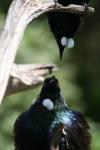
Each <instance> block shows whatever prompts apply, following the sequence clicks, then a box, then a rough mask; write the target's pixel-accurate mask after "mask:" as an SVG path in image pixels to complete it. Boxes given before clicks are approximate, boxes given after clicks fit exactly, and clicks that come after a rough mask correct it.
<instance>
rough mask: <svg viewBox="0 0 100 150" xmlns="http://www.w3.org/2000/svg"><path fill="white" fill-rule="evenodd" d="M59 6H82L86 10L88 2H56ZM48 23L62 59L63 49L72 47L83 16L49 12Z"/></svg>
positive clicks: (75, 0) (66, 0) (80, 0)
mask: <svg viewBox="0 0 100 150" xmlns="http://www.w3.org/2000/svg"><path fill="white" fill-rule="evenodd" d="M57 1H58V3H59V4H61V5H63V6H67V5H69V4H76V5H84V6H85V8H86V9H87V8H88V6H87V5H88V2H89V0H57ZM47 18H48V22H49V25H50V28H51V31H52V32H53V34H54V37H55V39H56V41H57V44H58V46H59V52H60V58H61V59H62V55H63V51H64V48H65V47H66V46H67V47H68V48H72V47H73V46H74V40H73V36H74V34H75V33H76V31H78V30H79V28H80V26H81V24H82V22H83V20H84V19H83V18H84V15H80V14H74V13H66V12H49V13H47Z"/></svg>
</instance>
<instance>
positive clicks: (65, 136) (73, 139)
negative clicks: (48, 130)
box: [50, 112, 91, 150]
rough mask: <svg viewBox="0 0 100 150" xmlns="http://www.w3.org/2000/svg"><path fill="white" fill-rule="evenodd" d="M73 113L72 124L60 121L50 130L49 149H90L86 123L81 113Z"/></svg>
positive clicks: (89, 137)
mask: <svg viewBox="0 0 100 150" xmlns="http://www.w3.org/2000/svg"><path fill="white" fill-rule="evenodd" d="M74 113H75V117H76V121H75V122H74V121H73V120H72V125H69V124H62V123H60V124H59V125H58V126H57V127H55V128H54V130H53V131H52V138H51V144H50V150H91V146H90V145H91V144H90V143H91V136H90V133H89V131H88V130H89V126H88V123H87V121H86V120H85V118H84V116H83V115H82V114H81V113H77V112H74ZM74 119H75V118H74Z"/></svg>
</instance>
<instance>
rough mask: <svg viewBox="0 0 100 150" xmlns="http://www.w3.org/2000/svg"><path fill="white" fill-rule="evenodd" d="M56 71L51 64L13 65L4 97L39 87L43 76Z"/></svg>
mask: <svg viewBox="0 0 100 150" xmlns="http://www.w3.org/2000/svg"><path fill="white" fill-rule="evenodd" d="M56 69H57V68H56V66H55V65H53V64H47V65H45V64H38V65H37V64H36V65H35V64H24V65H17V64H14V65H13V67H12V69H11V73H10V75H11V77H10V79H9V83H8V87H7V91H6V93H5V96H9V95H11V94H14V93H17V92H21V91H24V90H29V89H31V88H35V87H37V86H39V85H41V84H42V83H43V81H44V76H45V75H47V74H49V73H51V72H52V71H54V70H56Z"/></svg>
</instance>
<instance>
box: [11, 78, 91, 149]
mask: <svg viewBox="0 0 100 150" xmlns="http://www.w3.org/2000/svg"><path fill="white" fill-rule="evenodd" d="M45 99H50V100H51V101H52V103H53V104H54V107H53V108H52V109H51V110H49V109H48V107H45V106H44V105H43V102H44V100H45ZM14 141H15V150H50V149H51V150H57V148H59V150H91V147H90V143H91V138H90V133H89V125H88V123H87V121H86V120H85V118H84V116H83V115H82V114H81V113H80V112H77V111H72V110H70V109H69V108H68V107H67V105H66V104H65V100H64V98H63V97H62V96H61V93H60V87H59V84H58V80H57V79H56V78H55V77H51V78H47V79H46V80H45V81H44V84H43V87H42V90H41V92H40V94H39V96H38V98H37V100H36V101H35V103H34V104H33V105H32V106H31V107H30V108H29V109H28V110H27V111H25V112H23V113H22V114H21V115H20V116H19V117H18V118H17V120H16V122H15V125H14Z"/></svg>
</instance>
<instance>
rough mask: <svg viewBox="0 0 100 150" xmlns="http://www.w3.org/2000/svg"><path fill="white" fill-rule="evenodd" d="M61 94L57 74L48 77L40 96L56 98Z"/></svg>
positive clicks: (42, 97)
mask: <svg viewBox="0 0 100 150" xmlns="http://www.w3.org/2000/svg"><path fill="white" fill-rule="evenodd" d="M59 95H60V87H59V83H58V80H57V78H55V76H52V77H48V78H46V79H45V80H44V83H43V86H42V89H41V92H40V95H39V98H40V99H45V98H50V99H52V100H55V99H56V98H57V97H59Z"/></svg>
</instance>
